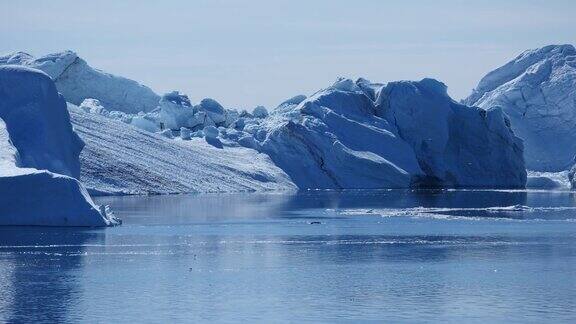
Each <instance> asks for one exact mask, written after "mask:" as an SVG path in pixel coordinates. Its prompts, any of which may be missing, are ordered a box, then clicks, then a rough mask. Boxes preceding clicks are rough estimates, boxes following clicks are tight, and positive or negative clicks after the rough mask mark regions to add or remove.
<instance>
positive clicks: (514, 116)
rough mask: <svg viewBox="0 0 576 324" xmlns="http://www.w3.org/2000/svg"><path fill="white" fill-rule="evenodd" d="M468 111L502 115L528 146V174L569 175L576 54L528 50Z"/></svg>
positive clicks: (491, 80) (475, 95) (493, 75)
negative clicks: (505, 116)
mask: <svg viewBox="0 0 576 324" xmlns="http://www.w3.org/2000/svg"><path fill="white" fill-rule="evenodd" d="M464 103H466V104H468V105H474V106H478V107H482V108H484V109H486V110H487V111H491V110H493V109H501V110H502V111H503V112H504V113H505V114H506V115H507V116H508V118H509V119H510V122H511V125H512V129H513V130H514V132H515V134H516V135H517V136H518V137H520V138H522V139H523V141H524V147H525V149H524V154H525V155H524V157H525V159H526V167H527V168H528V169H529V170H534V171H540V172H560V171H565V170H568V169H570V167H571V166H572V165H573V164H574V156H575V155H576V49H574V46H572V45H550V46H545V47H542V48H539V49H534V50H528V51H525V52H524V53H522V54H520V55H519V56H517V57H516V58H514V59H513V60H512V61H510V62H508V63H507V64H505V65H503V66H501V67H499V68H497V69H495V70H494V71H492V72H490V73H488V74H487V75H486V76H485V77H484V78H482V79H481V80H480V82H479V83H478V86H477V87H476V89H474V90H473V92H472V94H471V95H470V96H469V97H468V98H466V99H465V100H464Z"/></svg>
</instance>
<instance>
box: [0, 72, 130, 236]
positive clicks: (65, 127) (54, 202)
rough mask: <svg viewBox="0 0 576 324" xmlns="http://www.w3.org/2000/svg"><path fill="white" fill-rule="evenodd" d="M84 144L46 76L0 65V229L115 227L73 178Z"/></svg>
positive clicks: (113, 222) (112, 219)
mask: <svg viewBox="0 0 576 324" xmlns="http://www.w3.org/2000/svg"><path fill="white" fill-rule="evenodd" d="M83 145H84V143H83V142H82V140H81V139H80V138H79V137H78V135H77V134H76V133H75V132H74V130H73V129H72V126H71V124H70V119H69V114H68V111H67V109H66V103H65V101H64V99H63V98H62V96H61V95H60V94H59V93H58V92H57V91H56V87H55V85H54V82H52V80H51V79H50V77H49V76H48V75H47V74H45V73H43V72H41V71H39V70H35V69H31V68H27V67H21V66H2V67H0V225H42V226H109V225H115V224H118V223H119V220H118V219H116V218H115V217H114V216H113V214H112V213H111V212H110V211H109V210H107V209H106V208H105V207H98V206H96V205H95V204H94V202H93V201H92V199H91V198H90V196H89V195H88V192H87V191H86V189H85V188H84V187H83V186H82V185H81V184H80V182H78V180H77V178H78V177H79V176H80V161H79V158H78V155H79V154H80V151H81V150H82V147H83Z"/></svg>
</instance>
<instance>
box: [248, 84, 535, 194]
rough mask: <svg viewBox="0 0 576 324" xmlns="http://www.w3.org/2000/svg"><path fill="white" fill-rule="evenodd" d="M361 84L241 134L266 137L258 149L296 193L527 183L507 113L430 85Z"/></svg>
mask: <svg viewBox="0 0 576 324" xmlns="http://www.w3.org/2000/svg"><path fill="white" fill-rule="evenodd" d="M359 82H360V83H361V84H362V86H360V85H358V84H355V83H354V82H353V81H351V80H343V79H340V80H338V81H337V82H336V83H335V84H334V85H333V86H331V87H329V88H327V89H324V90H321V91H319V92H317V93H316V94H315V95H313V96H312V97H310V98H308V99H306V100H304V101H302V102H300V103H299V104H286V103H283V104H282V109H276V110H275V111H274V112H273V113H272V114H271V115H270V117H268V118H266V119H265V120H264V121H263V122H262V123H260V124H252V125H251V127H250V128H248V129H249V130H247V126H245V128H244V129H245V130H247V132H249V133H252V134H258V133H259V130H260V129H262V128H263V129H265V130H266V134H267V135H266V137H265V138H264V139H261V138H258V136H255V138H256V139H257V141H258V142H259V143H260V144H259V146H258V147H259V149H260V150H261V151H262V152H265V153H267V154H268V155H269V156H270V157H271V158H272V160H273V161H274V162H275V163H276V164H277V165H278V166H280V167H281V168H282V169H283V170H284V171H286V173H288V174H289V175H290V177H291V178H292V180H293V181H294V182H295V183H296V184H297V185H298V186H299V187H300V188H407V187H410V186H417V187H418V186H421V187H429V186H438V187H513V188H518V187H523V186H524V185H525V182H526V172H525V170H524V162H523V158H522V143H521V141H520V140H519V139H518V138H517V137H515V136H514V134H513V132H512V131H511V130H510V128H509V127H508V125H507V121H506V119H505V117H504V115H503V114H502V112H501V111H499V110H494V111H490V112H486V111H484V110H482V109H479V108H473V107H468V106H465V105H461V104H458V103H456V102H454V101H453V100H452V99H450V97H449V96H448V95H447V93H446V86H445V85H444V84H442V83H441V82H438V81H436V80H432V79H424V80H422V81H420V82H410V81H406V82H393V83H389V84H387V85H386V86H381V85H373V86H371V85H369V84H367V83H366V80H360V81H359ZM366 88H372V89H378V92H377V93H375V99H376V101H372V100H371V98H370V95H369V94H367V93H366V91H365V90H363V89H366Z"/></svg>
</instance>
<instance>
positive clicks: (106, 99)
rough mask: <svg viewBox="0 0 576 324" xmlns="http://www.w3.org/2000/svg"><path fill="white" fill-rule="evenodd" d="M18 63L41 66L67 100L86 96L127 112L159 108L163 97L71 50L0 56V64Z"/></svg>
mask: <svg viewBox="0 0 576 324" xmlns="http://www.w3.org/2000/svg"><path fill="white" fill-rule="evenodd" d="M5 64H18V65H24V66H28V67H32V68H35V69H39V70H41V71H44V72H45V73H46V74H48V75H49V76H50V77H51V78H52V79H53V80H54V82H55V83H56V88H57V89H58V91H59V92H60V93H61V94H62V95H63V96H64V98H66V101H68V102H70V103H73V104H75V105H80V104H81V103H82V101H84V99H87V98H92V99H98V100H99V101H100V102H101V103H102V105H103V106H104V107H106V108H107V109H109V110H115V111H122V112H127V113H137V112H140V111H143V112H148V111H151V110H153V109H155V108H156V106H157V105H158V101H159V100H160V96H158V95H157V94H156V93H154V92H153V91H152V90H151V89H150V88H148V87H146V86H143V85H141V84H139V83H138V82H136V81H133V80H129V79H126V78H123V77H120V76H115V75H112V74H109V73H105V72H102V71H100V70H97V69H94V68H92V67H90V66H89V65H88V64H87V63H86V61H84V60H83V59H82V58H80V57H78V55H77V54H76V53H74V52H72V51H64V52H60V53H54V54H49V55H45V56H42V57H39V58H34V57H33V56H31V55H30V54H27V53H24V52H16V53H11V54H8V55H4V56H0V65H5Z"/></svg>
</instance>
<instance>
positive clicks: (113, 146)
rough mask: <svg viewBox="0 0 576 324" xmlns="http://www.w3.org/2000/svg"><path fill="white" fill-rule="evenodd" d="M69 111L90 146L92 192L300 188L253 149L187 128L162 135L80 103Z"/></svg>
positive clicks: (86, 177)
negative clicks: (216, 140)
mask: <svg viewBox="0 0 576 324" xmlns="http://www.w3.org/2000/svg"><path fill="white" fill-rule="evenodd" d="M68 108H69V111H70V115H71V119H72V124H73V125H74V128H75V130H76V132H78V133H79V134H80V136H81V137H82V139H83V140H84V141H85V142H86V146H85V148H84V149H83V150H82V153H81V154H80V160H81V162H82V172H81V177H80V179H81V181H82V183H83V184H84V185H85V186H86V187H87V188H88V189H89V190H90V192H91V193H92V194H167V193H185V192H238V191H273V190H294V189H295V186H294V184H293V183H292V182H291V181H290V178H289V177H288V175H286V173H284V172H283V171H282V170H281V169H280V168H278V167H277V166H275V165H274V164H273V163H272V161H271V160H270V158H269V157H268V156H266V155H265V154H261V153H259V152H257V151H255V150H253V149H248V148H244V147H240V146H239V145H235V146H225V147H216V146H214V145H212V144H211V143H209V142H208V140H209V139H204V138H202V137H196V136H194V137H192V136H191V134H190V131H189V130H188V129H187V128H185V129H184V131H172V130H171V129H166V130H165V131H164V133H163V134H156V133H152V132H149V131H145V130H143V129H140V128H137V127H134V125H131V124H126V123H125V122H122V121H121V120H117V119H113V118H109V117H106V116H102V115H99V114H93V113H90V112H87V111H86V110H84V109H81V108H79V107H76V106H74V105H69V107H68ZM209 127H212V128H213V129H214V131H215V133H216V135H217V134H218V129H216V128H215V127H213V126H209ZM202 132H203V131H199V133H202ZM173 133H174V134H173ZM178 133H180V134H179V135H180V136H178ZM184 133H185V134H184ZM196 133H198V132H195V134H196ZM191 137H192V138H191ZM183 138H184V139H183Z"/></svg>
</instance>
